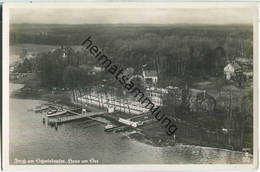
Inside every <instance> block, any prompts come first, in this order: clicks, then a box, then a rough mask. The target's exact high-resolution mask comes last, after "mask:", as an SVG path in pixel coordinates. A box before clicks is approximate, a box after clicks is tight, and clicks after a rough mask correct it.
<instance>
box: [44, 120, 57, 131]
mask: <svg viewBox="0 0 260 172" xmlns="http://www.w3.org/2000/svg"><path fill="white" fill-rule="evenodd" d="M42 123H43V124H47V125H48V126H50V127H54V128H55V130H58V125H59V124H58V122H53V121H50V120H49V119H48V118H42Z"/></svg>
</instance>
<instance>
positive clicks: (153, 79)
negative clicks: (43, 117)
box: [143, 70, 158, 84]
mask: <svg viewBox="0 0 260 172" xmlns="http://www.w3.org/2000/svg"><path fill="white" fill-rule="evenodd" d="M143 77H144V82H145V83H146V84H147V83H153V84H156V83H157V82H158V76H157V72H156V71H155V70H144V71H143Z"/></svg>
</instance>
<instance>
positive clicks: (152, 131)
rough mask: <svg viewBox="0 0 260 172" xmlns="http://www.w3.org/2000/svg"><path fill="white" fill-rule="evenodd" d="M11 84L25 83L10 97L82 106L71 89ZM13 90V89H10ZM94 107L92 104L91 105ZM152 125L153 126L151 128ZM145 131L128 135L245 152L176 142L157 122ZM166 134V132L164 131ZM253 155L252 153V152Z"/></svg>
mask: <svg viewBox="0 0 260 172" xmlns="http://www.w3.org/2000/svg"><path fill="white" fill-rule="evenodd" d="M10 83H11V84H21V85H23V86H22V87H21V88H19V89H18V90H12V92H11V94H10V98H16V99H31V100H42V101H47V102H49V103H56V104H61V105H65V106H69V107H80V106H79V105H76V104H73V103H72V102H71V101H70V96H69V91H61V90H57V91H55V93H53V92H52V91H51V90H48V89H46V88H38V89H35V88H34V89H31V90H30V89H29V90H28V89H27V88H28V86H27V85H26V84H24V83H20V82H11V81H10ZM10 91H11V90H10ZM89 106H90V107H92V106H91V105H89ZM94 108H97V107H94ZM151 126H152V128H151ZM142 129H143V132H135V133H131V132H129V134H126V136H127V137H128V138H129V139H132V140H136V141H138V142H141V143H144V144H147V145H151V146H154V147H168V146H170V147H174V146H175V145H186V146H197V147H200V148H206V149H216V150H224V151H231V152H239V153H243V152H242V151H236V150H229V149H224V148H217V147H210V146H206V145H199V144H188V143H182V142H175V141H173V140H172V138H170V137H173V136H162V137H158V135H160V134H162V133H163V132H165V131H164V130H165V129H164V128H162V127H161V126H158V124H157V123H155V124H152V125H148V126H147V127H146V126H144V127H142ZM164 134H165V133H164ZM250 155H252V154H250Z"/></svg>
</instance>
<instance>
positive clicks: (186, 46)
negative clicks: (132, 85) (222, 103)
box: [10, 24, 253, 86]
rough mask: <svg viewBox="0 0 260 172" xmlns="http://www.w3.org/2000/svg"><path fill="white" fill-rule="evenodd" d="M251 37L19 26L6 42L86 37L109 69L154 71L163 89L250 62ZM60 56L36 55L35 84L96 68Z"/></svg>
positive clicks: (248, 31)
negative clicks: (238, 61)
mask: <svg viewBox="0 0 260 172" xmlns="http://www.w3.org/2000/svg"><path fill="white" fill-rule="evenodd" d="M252 33H253V32H252V26H249V25H241V26H237V25H236V26H232V25H228V26H205V25H199V26H192V25H188V26H185V25H31V24H20V25H11V34H10V41H11V44H20V43H22V44H24V43H31V44H48V45H66V46H70V45H80V43H81V42H82V41H83V40H84V39H85V38H86V37H88V36H91V39H92V40H93V41H94V42H95V44H96V45H98V46H99V47H100V48H101V49H102V50H103V51H104V52H105V54H107V55H109V56H110V57H111V58H112V59H113V63H117V64H118V65H119V66H121V67H125V68H127V67H133V68H134V69H135V70H136V71H135V72H137V73H140V72H141V66H143V65H145V64H146V66H147V67H146V69H148V70H149V69H152V70H156V71H157V73H158V74H159V83H160V85H162V86H167V85H169V83H172V82H175V81H176V80H178V78H181V80H183V78H186V80H189V78H192V77H194V76H210V75H212V76H216V75H223V68H224V66H225V65H226V64H227V60H232V59H235V58H238V57H245V58H252V57H253V40H252V36H253V34H252ZM60 51H62V50H61V49H60V50H56V51H55V52H48V53H47V52H46V53H44V54H40V55H38V56H39V57H38V59H41V60H40V61H41V65H40V68H39V71H41V75H42V76H41V78H47V79H48V80H53V81H50V84H52V83H53V84H55V85H57V84H58V83H61V82H60V81H59V78H62V77H63V74H64V72H65V68H66V67H67V66H74V67H76V68H78V67H79V66H80V65H84V64H85V65H87V66H88V67H90V66H91V65H92V67H93V65H96V63H95V61H94V59H93V57H92V56H90V55H88V54H86V52H83V51H75V50H73V49H70V50H69V54H67V56H68V57H67V58H65V59H66V60H65V59H64V58H62V57H61V56H62V52H60ZM64 61H66V63H65V62H64ZM53 63H57V64H53ZM48 65H49V66H48ZM49 68H50V69H49ZM52 68H53V69H52ZM79 69H81V68H78V69H77V70H79ZM42 71H46V73H44V72H42ZM56 73H57V76H56ZM48 77H50V78H52V79H49V78H48ZM176 78H177V79H176ZM55 80H56V81H57V82H58V83H55ZM44 82H45V81H44ZM47 83H48V82H47Z"/></svg>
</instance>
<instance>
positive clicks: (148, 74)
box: [143, 70, 157, 77]
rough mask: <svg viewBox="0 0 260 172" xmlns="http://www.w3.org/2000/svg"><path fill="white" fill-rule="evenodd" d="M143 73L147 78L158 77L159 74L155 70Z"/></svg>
mask: <svg viewBox="0 0 260 172" xmlns="http://www.w3.org/2000/svg"><path fill="white" fill-rule="evenodd" d="M143 73H144V76H145V77H157V72H156V71H155V70H145V71H144V72H143Z"/></svg>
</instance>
